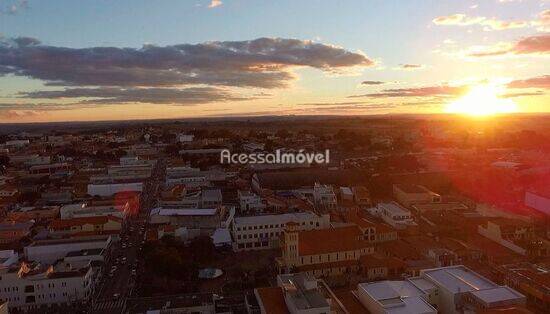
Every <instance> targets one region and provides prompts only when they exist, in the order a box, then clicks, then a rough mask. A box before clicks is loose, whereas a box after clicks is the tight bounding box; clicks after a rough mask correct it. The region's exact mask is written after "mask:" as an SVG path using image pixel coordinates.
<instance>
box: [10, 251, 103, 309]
mask: <svg viewBox="0 0 550 314" xmlns="http://www.w3.org/2000/svg"><path fill="white" fill-rule="evenodd" d="M0 276H1V277H2V280H0V299H2V300H4V301H7V302H8V306H9V309H10V311H11V310H13V309H18V310H22V311H27V310H37V309H39V308H41V307H42V306H51V305H53V304H57V305H64V304H69V303H73V302H78V301H84V300H87V299H88V298H89V297H90V296H91V294H92V292H93V289H94V280H93V276H94V272H93V269H92V267H91V266H90V263H89V262H88V263H86V264H84V265H82V263H76V264H71V263H66V262H60V263H57V264H54V265H51V266H41V265H40V264H29V263H21V265H19V266H14V267H10V268H4V269H0Z"/></svg>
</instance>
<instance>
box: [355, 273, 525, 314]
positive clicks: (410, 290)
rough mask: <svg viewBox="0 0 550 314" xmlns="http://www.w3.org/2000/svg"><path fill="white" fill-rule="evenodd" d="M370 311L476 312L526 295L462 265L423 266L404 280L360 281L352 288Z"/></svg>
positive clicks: (520, 301)
mask: <svg viewBox="0 0 550 314" xmlns="http://www.w3.org/2000/svg"><path fill="white" fill-rule="evenodd" d="M354 294H355V296H356V297H357V298H358V300H359V301H360V302H361V303H362V304H363V305H364V307H365V308H366V309H368V310H369V311H370V312H371V313H411V314H414V313H442V314H454V313H457V314H458V313H478V312H480V311H483V310H488V309H495V308H501V307H509V306H518V305H519V306H521V305H523V304H525V296H523V295H522V294H520V293H519V292H517V291H515V290H514V289H511V288H509V287H507V286H499V285H497V284H495V283H493V282H492V281H490V280H488V279H486V278H484V277H482V276H481V275H479V274H477V273H475V272H474V271H472V270H470V269H469V268H467V267H464V266H462V265H459V266H450V267H441V268H433V269H426V270H422V271H421V272H420V276H418V277H413V278H409V279H407V280H403V281H379V282H370V283H360V284H358V285H357V290H355V291H354Z"/></svg>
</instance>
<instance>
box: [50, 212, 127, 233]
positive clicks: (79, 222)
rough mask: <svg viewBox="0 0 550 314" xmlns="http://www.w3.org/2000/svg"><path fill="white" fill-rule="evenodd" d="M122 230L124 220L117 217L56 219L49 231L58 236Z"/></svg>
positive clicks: (51, 223)
mask: <svg viewBox="0 0 550 314" xmlns="http://www.w3.org/2000/svg"><path fill="white" fill-rule="evenodd" d="M121 228H122V219H121V218H119V217H115V216H95V217H79V218H69V219H56V220H53V221H52V222H50V224H49V225H48V230H49V231H50V232H52V233H57V234H75V233H82V232H103V231H120V229H121Z"/></svg>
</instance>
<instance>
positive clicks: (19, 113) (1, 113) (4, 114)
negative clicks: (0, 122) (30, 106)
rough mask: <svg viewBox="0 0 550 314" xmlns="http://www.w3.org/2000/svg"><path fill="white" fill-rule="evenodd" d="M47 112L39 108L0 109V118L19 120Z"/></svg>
mask: <svg viewBox="0 0 550 314" xmlns="http://www.w3.org/2000/svg"><path fill="white" fill-rule="evenodd" d="M45 113H46V112H44V111H38V110H0V118H2V119H6V120H19V119H23V118H28V117H37V116H41V115H44V114H45Z"/></svg>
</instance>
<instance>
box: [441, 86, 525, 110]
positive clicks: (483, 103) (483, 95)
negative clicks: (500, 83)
mask: <svg viewBox="0 0 550 314" xmlns="http://www.w3.org/2000/svg"><path fill="white" fill-rule="evenodd" d="M498 92H499V88H497V87H496V86H492V85H479V86H476V87H473V88H472V89H471V90H470V91H469V92H468V93H467V94H466V95H464V96H463V97H462V98H460V99H458V100H456V101H454V102H452V103H450V104H448V105H447V108H446V109H445V111H446V112H448V113H459V114H467V115H472V116H488V115H494V114H499V113H513V112H517V111H518V106H517V104H516V103H515V102H514V101H513V100H511V99H503V98H499V97H498V96H497V95H498V94H499V93H498Z"/></svg>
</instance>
